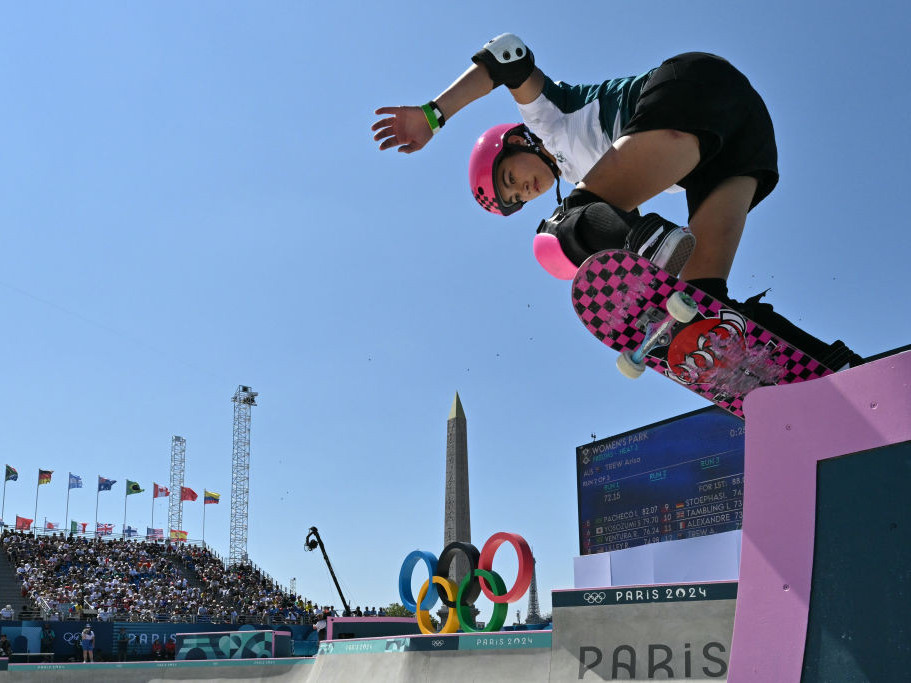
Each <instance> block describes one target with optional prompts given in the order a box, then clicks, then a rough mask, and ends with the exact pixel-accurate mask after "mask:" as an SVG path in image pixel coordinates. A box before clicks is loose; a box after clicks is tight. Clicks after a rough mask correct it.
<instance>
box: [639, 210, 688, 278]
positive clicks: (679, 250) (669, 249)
mask: <svg viewBox="0 0 911 683" xmlns="http://www.w3.org/2000/svg"><path fill="white" fill-rule="evenodd" d="M626 248H627V249H628V250H629V251H634V252H636V253H637V254H639V255H640V256H642V257H644V258H647V259H648V260H649V261H651V262H652V263H654V264H655V265H656V266H658V267H659V268H663V269H664V270H666V271H667V272H669V273H670V274H671V275H675V276H676V275H679V274H680V271H681V270H683V266H685V265H686V262H687V261H689V259H690V256H692V254H693V250H694V249H695V248H696V236H695V235H693V233H691V232H690V230H689V228H686V227H680V226H679V225H674V224H673V223H671V222H670V221H668V220H665V219H664V218H662V217H661V216H659V215H658V214H656V213H649V214H646V215H645V216H643V217H642V218H641V219H640V220H639V221H638V222H637V223H636V225H635V227H634V228H633V230H632V232H630V235H629V237H628V238H627V244H626Z"/></svg>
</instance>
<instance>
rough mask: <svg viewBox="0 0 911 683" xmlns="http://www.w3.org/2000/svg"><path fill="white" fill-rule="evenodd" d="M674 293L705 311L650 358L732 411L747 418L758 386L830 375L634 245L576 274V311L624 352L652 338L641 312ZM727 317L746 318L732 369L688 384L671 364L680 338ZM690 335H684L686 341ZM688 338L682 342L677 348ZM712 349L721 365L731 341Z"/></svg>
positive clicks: (656, 366)
mask: <svg viewBox="0 0 911 683" xmlns="http://www.w3.org/2000/svg"><path fill="white" fill-rule="evenodd" d="M675 291H680V292H685V293H686V294H689V295H690V296H691V297H692V298H693V299H694V300H695V302H696V304H697V306H698V308H699V315H697V316H696V318H695V319H694V320H693V321H692V322H690V323H686V324H683V323H678V324H677V325H675V327H674V329H673V330H672V341H671V344H670V346H669V347H668V346H665V347H660V348H657V349H653V351H652V352H651V353H650V354H649V355H648V356H646V358H645V362H646V364H647V365H648V366H649V367H651V368H652V369H654V370H656V371H658V372H660V373H661V374H663V375H666V376H668V377H670V378H672V379H675V381H678V383H680V384H681V385H682V386H685V387H687V388H688V389H690V390H692V391H695V392H696V393H697V394H699V395H701V396H703V397H705V398H707V399H708V400H709V401H711V402H712V403H715V404H716V405H718V406H719V407H721V408H724V409H725V410H727V411H728V412H730V413H732V414H734V415H737V416H738V417H741V418H742V417H743V399H744V397H745V396H746V394H747V393H749V391H750V390H751V389H753V388H756V386H765V385H769V384H791V383H794V382H802V381H805V380H808V379H816V378H817V377H824V376H825V375H828V374H830V373H831V370H829V369H828V368H825V367H823V366H822V365H820V364H819V363H818V362H817V361H815V360H813V359H812V358H810V357H809V356H808V355H806V354H805V353H803V352H802V351H798V350H797V349H795V348H794V347H792V346H790V345H788V344H786V343H785V342H783V341H782V340H780V339H779V338H778V337H776V336H774V335H773V334H771V333H770V332H768V331H766V330H765V329H763V328H762V327H760V326H759V325H756V324H755V323H753V322H752V321H751V320H748V319H745V318H743V316H742V315H740V314H738V313H736V312H733V311H730V309H728V308H727V306H726V305H724V304H722V303H721V302H720V301H717V300H716V299H713V298H712V297H710V296H709V295H708V294H706V293H705V292H703V291H701V290H699V289H696V288H695V287H693V286H691V285H689V284H687V283H686V282H683V281H681V280H678V279H677V278H675V277H674V276H673V275H671V274H670V273H667V272H665V271H663V270H661V269H660V268H659V267H658V266H656V265H654V264H653V263H651V262H650V261H648V260H646V259H644V258H641V257H639V256H637V255H636V254H632V253H630V252H627V251H622V250H609V251H602V252H600V253H598V254H595V255H594V256H592V257H590V258H589V259H588V260H587V261H585V263H583V264H582V265H581V266H580V268H579V271H578V272H577V273H576V277H575V278H574V279H573V286H572V300H573V307H574V308H575V310H576V314H577V315H578V316H579V319H580V320H581V321H582V323H583V324H584V325H585V327H587V328H588V330H589V331H590V332H591V333H592V334H593V335H595V336H596V337H597V338H598V339H599V340H601V342H603V343H604V344H606V345H607V346H609V347H611V348H612V349H616V350H617V351H621V352H622V351H626V350H629V351H633V350H635V349H636V348H637V347H638V346H639V344H640V343H641V342H642V340H643V339H644V337H645V335H644V334H643V333H642V332H641V331H640V330H639V329H638V328H637V327H636V326H635V322H636V319H637V318H638V317H639V315H640V314H641V313H642V312H643V311H645V310H646V309H649V308H655V307H657V308H660V309H661V310H662V311H663V312H666V310H667V308H666V306H667V299H668V297H669V296H670V295H671V294H672V293H673V292H675ZM725 315H733V316H734V317H735V318H737V319H739V320H740V321H743V323H744V326H743V330H742V338H743V343H742V345H740V344H738V346H737V349H736V353H737V356H738V357H737V358H733V359H732V358H731V354H733V353H734V352H735V351H734V350H733V347H731V348H732V350H731V351H730V352H729V353H728V356H729V358H728V359H729V360H732V362H731V368H723V369H715V370H714V371H713V372H712V373H711V379H710V381H696V382H694V383H687V382H684V381H680V380H679V379H677V375H676V374H675V372H674V370H673V369H672V365H673V363H671V362H669V356H672V355H673V353H674V347H675V342H674V340H675V339H677V338H678V336H679V335H681V334H682V333H684V331H685V330H686V329H687V328H688V327H690V326H692V325H697V324H698V325H701V327H706V326H710V325H711V323H710V322H709V323H706V322H702V321H706V320H709V321H711V320H718V321H719V322H720V320H719V316H725ZM694 329H695V328H694ZM690 336H692V335H690ZM685 338H686V336H684V337H681V340H683V339H685ZM697 338H698V335H697ZM705 340H706V336H703V337H702V338H701V341H705ZM678 341H679V340H678ZM682 344H683V342H682V341H681V342H680V343H679V344H677V345H676V346H681V345H682ZM700 348H701V347H700ZM710 348H711V350H712V353H713V354H714V358H715V361H716V363H717V365H718V367H719V368H721V366H723V365H724V360H725V355H724V354H725V351H726V348H727V347H725V346H724V345H722V344H716V345H715V346H714V347H710ZM675 367H676V366H675ZM706 376H708V374H707V373H706Z"/></svg>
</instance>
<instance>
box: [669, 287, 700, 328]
mask: <svg viewBox="0 0 911 683" xmlns="http://www.w3.org/2000/svg"><path fill="white" fill-rule="evenodd" d="M667 312H668V313H670V314H671V317H673V318H674V320H678V321H680V322H682V323H688V322H689V321H690V320H692V319H693V318H695V317H696V314H697V313H698V312H699V308H698V307H697V306H696V302H695V301H693V297H691V296H690V295H689V294H684V293H683V292H674V293H673V294H671V296H670V298H669V299H668V300H667Z"/></svg>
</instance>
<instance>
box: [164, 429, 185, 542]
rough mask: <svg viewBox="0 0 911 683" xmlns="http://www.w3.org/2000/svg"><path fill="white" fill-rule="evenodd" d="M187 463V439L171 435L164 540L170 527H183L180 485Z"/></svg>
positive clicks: (167, 536) (181, 484)
mask: <svg viewBox="0 0 911 683" xmlns="http://www.w3.org/2000/svg"><path fill="white" fill-rule="evenodd" d="M186 464H187V440H186V439H185V438H183V437H182V436H172V437H171V492H170V494H169V495H168V529H165V530H164V537H165V540H167V539H168V538H170V536H169V533H170V532H169V530H170V529H183V504H182V502H181V500H180V487H181V486H183V475H184V473H185V472H186Z"/></svg>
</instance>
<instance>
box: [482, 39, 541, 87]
mask: <svg viewBox="0 0 911 683" xmlns="http://www.w3.org/2000/svg"><path fill="white" fill-rule="evenodd" d="M471 61H473V62H474V63H475V64H483V65H484V66H485V67H486V68H487V72H488V73H489V74H490V78H491V79H492V80H493V85H494V87H495V88H496V87H497V86H498V85H501V84H506V86H507V87H508V88H518V87H519V86H520V85H522V84H523V83H524V82H525V80H526V79H527V78H528V77H529V76H530V75H531V73H532V71H534V68H535V56H534V54H533V53H532V51H531V50H529V49H528V48H527V47H526V46H525V43H523V42H522V39H521V38H519V36H517V35H514V34H512V33H504V34H502V35H499V36H497V37H496V38H493V39H491V40H489V41H488V42H487V44H485V45H484V47H482V48H481V49H480V50H478V51H477V52H476V53H475V54H474V56H473V57H472V58H471Z"/></svg>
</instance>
